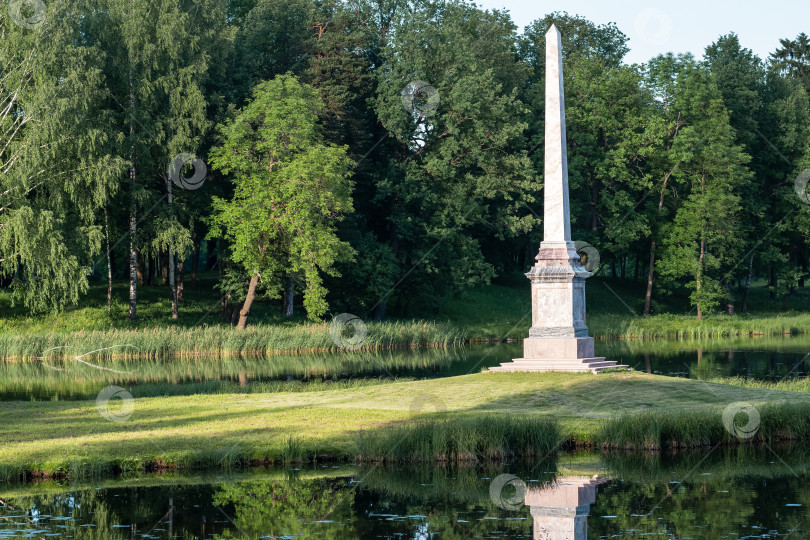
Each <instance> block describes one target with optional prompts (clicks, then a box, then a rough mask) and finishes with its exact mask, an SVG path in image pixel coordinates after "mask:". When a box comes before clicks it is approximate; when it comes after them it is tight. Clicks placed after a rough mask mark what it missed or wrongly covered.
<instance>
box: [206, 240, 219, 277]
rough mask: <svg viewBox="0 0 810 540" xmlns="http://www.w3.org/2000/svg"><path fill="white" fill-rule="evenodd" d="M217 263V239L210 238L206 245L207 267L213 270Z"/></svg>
mask: <svg viewBox="0 0 810 540" xmlns="http://www.w3.org/2000/svg"><path fill="white" fill-rule="evenodd" d="M216 264H217V241H216V240H209V241H208V244H207V245H206V247H205V269H206V270H213V269H214V266H216Z"/></svg>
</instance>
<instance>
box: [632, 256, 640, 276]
mask: <svg viewBox="0 0 810 540" xmlns="http://www.w3.org/2000/svg"><path fill="white" fill-rule="evenodd" d="M634 255H635V256H634V257H633V259H635V260H634V262H633V281H638V267H639V264H638V263H639V261H640V260H641V256H640V255H639V254H638V253H635V254H634Z"/></svg>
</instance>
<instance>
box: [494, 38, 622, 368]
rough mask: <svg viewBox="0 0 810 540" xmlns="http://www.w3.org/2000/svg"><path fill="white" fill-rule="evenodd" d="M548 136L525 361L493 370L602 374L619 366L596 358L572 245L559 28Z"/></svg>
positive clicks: (553, 41) (549, 74)
mask: <svg viewBox="0 0 810 540" xmlns="http://www.w3.org/2000/svg"><path fill="white" fill-rule="evenodd" d="M545 113H546V137H545V178H544V187H543V191H544V194H543V200H544V202H543V242H542V243H541V244H540V252H539V253H538V254H537V257H536V259H537V263H536V264H535V265H534V266H533V267H532V269H531V270H530V271H529V273H528V274H526V276H527V277H528V278H529V280H531V291H532V327H531V329H530V330H529V338H528V339H526V340H524V342H523V358H516V359H515V360H514V361H512V362H507V363H504V364H501V366H500V367H496V368H491V369H492V370H493V371H593V372H596V371H599V370H601V369H605V368H608V367H615V366H616V362H606V361H605V359H604V358H595V357H594V352H593V338H591V337H588V327H587V326H585V278H587V277H589V276H590V273H589V272H588V271H587V270H586V269H585V268H584V267H583V266H582V264H581V263H580V260H579V255H578V254H577V251H576V249H575V247H574V242H572V241H571V221H570V218H569V206H568V156H567V151H566V142H565V98H564V94H563V77H562V41H561V39H560V32H559V31H558V30H557V27H556V26H554V25H552V26H551V28H550V29H549V31H548V33H547V34H546V111H545Z"/></svg>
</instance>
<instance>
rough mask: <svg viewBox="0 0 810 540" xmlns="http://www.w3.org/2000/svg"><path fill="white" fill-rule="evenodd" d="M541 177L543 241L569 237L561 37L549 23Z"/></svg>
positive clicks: (562, 239)
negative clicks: (544, 131) (542, 175)
mask: <svg viewBox="0 0 810 540" xmlns="http://www.w3.org/2000/svg"><path fill="white" fill-rule="evenodd" d="M545 148H546V155H545V175H544V178H543V182H544V185H543V191H544V194H543V203H544V204H543V207H544V210H543V242H544V243H549V244H551V243H558V242H570V241H571V222H570V219H569V210H568V156H567V151H566V144H565V97H564V93H563V68H562V40H561V38H560V31H559V30H557V27H556V26H554V25H551V28H549V30H548V32H547V33H546V141H545Z"/></svg>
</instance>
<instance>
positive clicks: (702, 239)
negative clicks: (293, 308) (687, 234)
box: [695, 177, 706, 321]
mask: <svg viewBox="0 0 810 540" xmlns="http://www.w3.org/2000/svg"><path fill="white" fill-rule="evenodd" d="M700 192H701V194H702V195H703V197H704V198H705V196H706V178H705V177H703V178H701V179H700ZM700 217H701V220H702V222H701V225H700V254H699V255H698V267H697V279H696V280H695V292H696V293H697V294H696V295H695V298H696V302H695V304H696V307H697V320H699V321H702V320H703V311H702V310H701V309H700V286H701V280H702V279H703V260H704V255H705V253H706V236H705V235H706V210H705V208H704V209H703V210H701V215H700Z"/></svg>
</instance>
